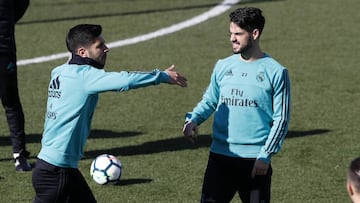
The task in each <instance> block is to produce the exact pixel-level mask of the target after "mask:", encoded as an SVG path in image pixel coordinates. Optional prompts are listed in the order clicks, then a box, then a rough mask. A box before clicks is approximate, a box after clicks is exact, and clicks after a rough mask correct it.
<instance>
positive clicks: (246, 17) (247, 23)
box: [229, 7, 265, 34]
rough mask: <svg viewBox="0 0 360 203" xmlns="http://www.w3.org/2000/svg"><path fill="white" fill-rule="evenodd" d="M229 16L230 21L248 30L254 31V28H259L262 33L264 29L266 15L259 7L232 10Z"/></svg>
mask: <svg viewBox="0 0 360 203" xmlns="http://www.w3.org/2000/svg"><path fill="white" fill-rule="evenodd" d="M229 17H230V22H233V23H235V24H236V25H238V26H239V27H240V28H242V29H244V30H246V31H247V32H252V31H253V30H254V29H259V31H260V34H261V33H262V31H263V29H264V25H265V17H264V16H263V15H262V11H261V10H260V9H259V8H255V7H244V8H238V9H236V10H235V11H233V12H231V13H230V15H229Z"/></svg>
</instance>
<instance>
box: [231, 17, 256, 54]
mask: <svg viewBox="0 0 360 203" xmlns="http://www.w3.org/2000/svg"><path fill="white" fill-rule="evenodd" d="M229 31H230V42H231V45H232V49H233V52H234V54H242V53H244V52H246V51H247V50H249V49H250V48H251V47H252V46H253V41H252V38H251V35H250V33H249V32H247V31H246V30H244V29H242V28H240V27H239V26H238V25H237V24H235V23H234V22H230V29H229Z"/></svg>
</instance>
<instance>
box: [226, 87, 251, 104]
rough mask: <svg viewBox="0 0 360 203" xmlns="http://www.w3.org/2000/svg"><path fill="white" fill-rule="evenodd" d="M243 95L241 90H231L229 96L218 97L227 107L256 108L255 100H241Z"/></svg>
mask: <svg viewBox="0 0 360 203" xmlns="http://www.w3.org/2000/svg"><path fill="white" fill-rule="evenodd" d="M243 95H244V91H243V90H239V89H231V92H230V96H220V100H221V103H223V104H226V105H227V106H239V107H258V104H257V102H256V100H254V99H250V98H243Z"/></svg>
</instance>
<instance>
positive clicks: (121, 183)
mask: <svg viewBox="0 0 360 203" xmlns="http://www.w3.org/2000/svg"><path fill="white" fill-rule="evenodd" d="M151 181H153V180H152V179H149V178H130V179H120V181H119V183H117V184H116V185H118V186H126V185H134V184H143V183H150V182H151Z"/></svg>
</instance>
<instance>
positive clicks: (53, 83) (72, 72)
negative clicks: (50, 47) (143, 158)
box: [32, 24, 187, 203]
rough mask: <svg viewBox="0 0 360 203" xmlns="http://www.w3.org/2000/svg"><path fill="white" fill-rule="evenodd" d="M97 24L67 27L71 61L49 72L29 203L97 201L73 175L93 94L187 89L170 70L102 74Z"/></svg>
mask: <svg viewBox="0 0 360 203" xmlns="http://www.w3.org/2000/svg"><path fill="white" fill-rule="evenodd" d="M101 32H102V27H101V26H100V25H92V24H80V25H77V26H75V27H73V28H71V29H70V30H69V32H68V34H67V37H66V45H67V48H68V50H69V51H70V52H71V53H72V57H71V59H70V60H69V61H68V62H67V63H65V64H63V65H60V66H58V67H56V68H55V69H53V70H52V72H51V80H50V84H49V86H48V101H47V109H46V117H45V124H44V132H43V136H42V141H41V144H42V147H41V150H40V152H39V154H38V160H37V162H36V165H35V168H34V170H33V176H32V181H33V187H34V189H35V193H36V195H35V199H34V201H33V202H34V203H47V202H48V203H50V202H67V203H78V202H86V203H93V202H96V200H95V198H94V195H93V193H92V191H91V190H90V188H89V186H88V184H87V183H86V181H85V179H84V177H83V176H82V174H81V172H80V171H79V170H78V168H77V167H78V162H79V160H80V159H81V157H82V156H83V152H84V145H85V142H86V140H87V138H88V135H89V132H90V124H91V120H92V117H93V114H94V110H95V107H96V103H97V101H98V96H99V95H98V94H99V93H101V92H106V91H118V92H122V91H127V90H130V89H135V88H140V87H145V86H150V85H158V84H160V83H168V84H176V85H179V86H181V87H186V85H187V81H186V78H185V77H183V76H182V75H181V74H179V73H178V72H176V71H175V70H174V68H175V67H174V65H172V66H170V67H169V68H167V69H166V70H165V71H159V70H157V69H156V70H154V71H151V72H126V71H121V72H106V71H105V70H104V65H105V61H106V56H107V53H108V52H109V48H108V47H107V46H106V45H105V40H104V38H103V37H102V35H101Z"/></svg>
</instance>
